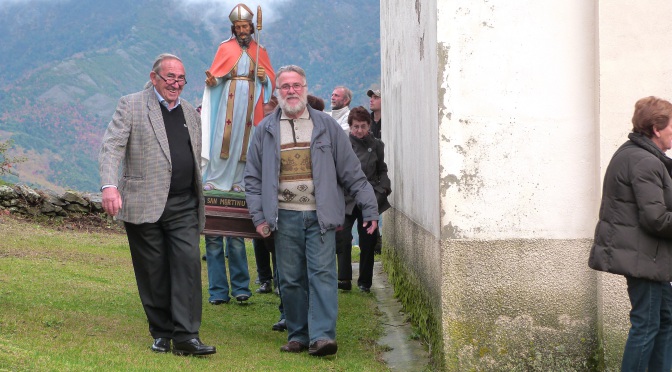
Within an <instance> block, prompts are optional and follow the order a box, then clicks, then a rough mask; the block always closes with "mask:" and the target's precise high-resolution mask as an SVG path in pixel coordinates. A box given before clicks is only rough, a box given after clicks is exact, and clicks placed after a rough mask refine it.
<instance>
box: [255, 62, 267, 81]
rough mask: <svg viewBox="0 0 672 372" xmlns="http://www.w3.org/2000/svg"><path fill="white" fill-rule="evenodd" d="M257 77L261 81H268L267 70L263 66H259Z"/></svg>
mask: <svg viewBox="0 0 672 372" xmlns="http://www.w3.org/2000/svg"><path fill="white" fill-rule="evenodd" d="M257 77H258V78H259V81H261V82H262V83H265V82H266V70H265V69H264V68H263V67H261V66H259V68H257Z"/></svg>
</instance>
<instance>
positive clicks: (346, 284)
mask: <svg viewBox="0 0 672 372" xmlns="http://www.w3.org/2000/svg"><path fill="white" fill-rule="evenodd" d="M338 289H341V290H343V291H349V290H351V289H352V282H351V281H349V280H339V281H338Z"/></svg>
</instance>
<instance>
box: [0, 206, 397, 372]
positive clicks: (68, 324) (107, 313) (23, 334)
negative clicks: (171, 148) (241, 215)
mask: <svg viewBox="0 0 672 372" xmlns="http://www.w3.org/2000/svg"><path fill="white" fill-rule="evenodd" d="M0 237H2V238H1V239H0V371H3V370H9V371H15V370H17V371H18V370H44V371H99V370H106V371H152V370H185V371H191V370H217V371H292V372H295V371H386V370H387V367H386V366H385V365H384V364H382V363H381V362H380V354H381V352H383V351H384V348H383V347H381V346H379V345H377V343H376V340H377V339H378V338H379V337H380V335H381V331H382V327H381V325H380V322H379V318H378V316H377V315H376V314H377V312H376V311H375V310H376V303H375V298H374V297H373V296H372V295H369V294H364V293H360V292H359V291H351V292H341V291H339V292H341V293H339V315H338V316H339V317H338V325H337V341H338V344H339V351H338V354H337V355H336V356H334V357H327V358H314V357H311V356H309V355H308V354H306V353H302V354H298V355H297V354H285V353H280V351H279V348H280V346H282V345H283V344H284V343H285V342H286V341H287V333H286V332H284V333H278V332H273V331H271V325H272V324H273V323H275V322H276V321H277V319H278V315H279V313H278V309H277V307H278V304H279V298H278V297H277V296H276V295H275V294H256V293H254V295H253V296H252V298H251V299H250V301H248V303H247V304H246V305H238V304H237V303H233V302H232V303H230V304H226V305H220V306H212V305H210V304H208V303H207V299H208V293H207V270H206V265H205V263H203V267H202V275H203V276H202V280H203V302H204V305H203V323H202V326H201V339H202V340H203V341H204V342H205V343H207V344H210V345H215V346H216V347H217V354H215V355H212V356H210V357H204V358H197V357H176V356H173V355H170V354H168V355H160V354H155V353H152V352H151V351H150V350H149V346H150V344H151V341H152V339H151V336H150V334H149V331H148V329H147V321H146V318H145V315H144V312H143V310H142V306H141V304H140V299H139V296H138V293H137V287H136V284H135V277H134V274H133V267H132V264H131V258H130V253H129V250H128V244H127V241H126V236H125V235H121V234H114V233H110V234H105V233H101V234H97V233H83V232H61V231H57V230H52V229H48V228H44V227H41V226H38V225H36V224H31V223H26V222H19V221H17V220H14V219H12V218H10V217H7V216H0ZM203 247H204V245H203V244H202V245H201V249H202V250H203V249H204V248H203ZM353 253H354V252H353ZM247 256H248V263H249V269H250V276H251V283H252V284H251V290H252V291H253V292H254V290H255V289H256V288H258V286H257V285H254V284H253V283H254V279H255V278H256V267H255V262H254V251H253V249H252V246H251V242H249V241H248V242H247Z"/></svg>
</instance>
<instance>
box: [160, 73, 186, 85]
mask: <svg viewBox="0 0 672 372" xmlns="http://www.w3.org/2000/svg"><path fill="white" fill-rule="evenodd" d="M156 76H158V77H160V78H161V79H163V81H165V82H166V84H168V85H173V84H175V83H177V85H180V86H182V85H186V84H187V79H186V78H178V79H175V78H173V77H168V79H166V78H164V77H163V76H161V74H159V73H158V72H157V73H156Z"/></svg>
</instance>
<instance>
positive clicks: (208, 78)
mask: <svg viewBox="0 0 672 372" xmlns="http://www.w3.org/2000/svg"><path fill="white" fill-rule="evenodd" d="M205 76H206V79H205V85H207V86H209V87H214V86H215V85H217V79H215V77H214V76H212V74H211V73H210V70H208V71H206V72H205Z"/></svg>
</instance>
